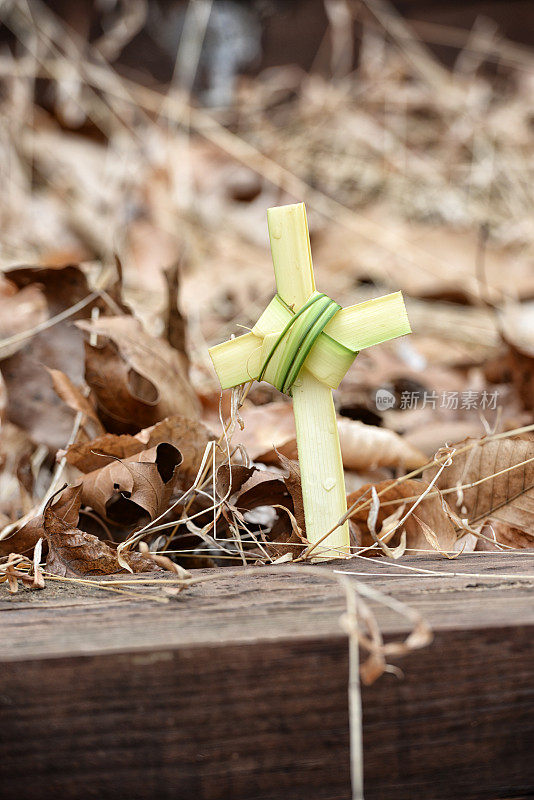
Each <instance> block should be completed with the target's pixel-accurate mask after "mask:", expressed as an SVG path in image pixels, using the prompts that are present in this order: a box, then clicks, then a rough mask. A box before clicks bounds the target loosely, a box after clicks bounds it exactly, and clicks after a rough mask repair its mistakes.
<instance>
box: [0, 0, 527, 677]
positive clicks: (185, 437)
mask: <svg viewBox="0 0 534 800" xmlns="http://www.w3.org/2000/svg"><path fill="white" fill-rule="evenodd" d="M1 13H2V15H3V21H4V22H6V24H8V26H9V27H11V28H12V29H13V30H15V31H16V35H17V36H18V37H19V38H20V39H21V41H22V42H27V41H28V37H31V36H36V37H37V39H38V40H39V43H40V45H39V46H40V52H41V55H40V56H39V57H34V56H31V55H28V56H25V57H21V58H19V60H18V62H17V63H15V61H14V60H11V61H10V60H9V59H8V58H7V57H6V56H5V55H2V57H1V62H2V67H3V73H2V74H3V75H4V76H7V79H6V80H5V83H6V87H5V88H6V91H5V94H4V95H3V96H2V99H1V101H0V102H1V103H2V104H4V105H5V108H6V109H10V110H12V109H13V108H16V109H17V113H16V114H11V115H10V119H12V120H13V122H12V124H11V127H10V128H9V129H6V135H5V137H3V139H2V142H1V143H0V148H1V149H2V155H3V156H5V157H6V159H7V160H8V161H7V160H6V163H10V164H12V165H14V170H16V171H18V173H19V174H20V175H27V173H28V169H27V167H28V165H30V164H31V166H32V169H33V170H34V172H35V174H36V175H37V176H38V181H37V182H34V184H32V182H31V181H30V182H27V181H26V183H25V182H24V181H21V182H19V183H16V182H13V185H12V186H10V187H9V191H6V192H5V196H4V197H3V198H2V201H0V218H1V219H2V225H3V231H4V232H5V241H3V242H2V245H1V250H0V263H1V264H2V267H3V269H4V275H3V278H2V283H1V284H0V337H1V341H0V371H1V376H2V382H1V385H0V388H1V392H0V399H1V401H2V402H1V409H0V410H1V418H2V428H1V431H0V487H1V488H2V492H1V494H0V520H1V522H2V526H3V527H2V531H1V533H0V554H1V559H2V561H1V563H0V571H1V573H2V576H4V577H5V579H6V581H7V582H8V585H9V586H10V588H11V590H13V589H14V588H15V587H16V586H17V585H18V583H17V582H18V581H21V582H22V584H23V585H25V586H31V587H33V588H40V589H42V584H43V580H44V583H45V585H46V580H47V578H49V579H54V578H58V577H63V578H64V579H66V578H74V577H76V576H77V577H78V578H79V577H80V576H84V577H83V580H89V579H90V576H92V575H101V574H106V575H112V574H114V573H115V572H116V573H120V572H121V571H122V572H123V571H125V570H126V571H134V572H135V571H137V570H139V571H145V570H146V571H150V570H154V568H155V567H160V568H162V569H165V570H166V571H167V572H168V571H169V570H172V569H173V567H172V566H171V565H174V567H175V568H176V570H175V571H176V574H177V575H178V576H179V580H181V581H182V584H180V585H186V584H187V585H189V584H188V581H189V582H190V581H191V580H192V579H191V578H187V577H184V575H183V573H182V572H180V570H184V569H185V570H190V573H188V574H191V573H194V570H195V568H196V567H197V566H201V567H211V568H212V569H213V573H214V574H216V573H217V571H218V569H220V568H222V567H232V566H236V565H238V564H249V563H252V564H258V565H263V564H269V563H271V562H273V561H276V560H277V559H280V558H282V559H286V561H287V559H288V558H291V559H292V560H305V559H307V558H312V557H313V554H314V552H315V555H317V554H318V552H319V551H320V545H319V546H318V548H319V549H318V548H317V547H315V548H310V546H309V545H308V543H307V542H306V530H305V523H304V519H303V513H302V499H301V493H300V479H299V473H298V464H297V458H298V454H297V452H296V447H295V439H294V426H293V417H292V412H291V406H290V404H288V403H285V402H281V401H280V399H279V397H277V396H276V395H275V393H274V392H273V390H272V389H271V387H265V385H263V384H261V385H257V386H254V387H251V388H250V387H249V390H247V395H248V396H246V398H245V397H244V396H243V393H241V395H239V393H234V394H233V400H232V403H231V404H230V403H229V401H228V398H222V399H221V398H220V397H219V392H218V390H217V385H216V381H215V379H214V376H213V373H212V372H211V370H210V366H209V364H208V362H207V356H206V349H207V345H208V344H211V343H213V342H215V341H220V340H222V339H223V338H226V337H227V336H228V335H230V334H231V333H234V332H235V328H236V324H242V325H244V326H245V327H246V326H247V325H250V324H252V323H253V322H254V320H255V317H256V316H257V313H256V312H257V311H258V309H259V308H261V307H263V306H264V305H265V301H266V300H267V299H268V298H269V297H270V294H271V293H272V280H271V272H270V268H269V255H268V251H267V248H266V243H265V241H264V238H263V237H262V235H261V232H262V231H263V214H264V209H265V208H266V207H267V206H270V205H274V204H276V203H280V202H289V201H290V200H292V199H293V198H297V199H306V201H307V203H308V205H309V207H310V210H311V213H310V230H311V235H312V237H313V240H314V253H315V254H316V258H317V263H318V268H317V272H318V280H319V279H320V282H321V285H322V286H324V288H325V291H327V292H330V293H331V294H332V295H334V296H336V297H337V298H339V299H340V301H342V300H344V299H347V300H349V299H350V301H351V302H357V301H363V300H366V299H369V297H373V296H376V295H377V294H381V293H383V292H384V290H385V289H388V288H395V289H398V288H401V289H402V290H403V291H404V293H405V295H406V296H407V304H408V313H409V315H410V317H411V319H412V320H413V321H414V325H413V327H414V330H415V333H414V335H413V336H412V337H411V338H410V340H409V341H406V342H400V343H397V344H392V345H385V346H382V347H380V348H374V349H373V350H372V351H371V352H369V353H365V354H362V355H361V356H359V357H358V359H357V360H356V363H355V365H354V367H353V368H351V370H350V371H349V373H348V375H347V377H346V380H345V381H344V382H343V384H342V386H341V388H340V390H339V391H338V392H337V394H336V403H337V407H338V409H339V411H340V412H341V413H340V416H339V431H340V439H341V446H342V452H343V460H344V465H345V470H346V479H347V485H348V486H350V487H351V491H350V493H349V496H348V503H349V508H350V509H351V510H350V516H349V519H350V521H351V526H352V527H351V533H352V551H353V555H354V556H355V557H356V556H365V557H374V558H376V559H377V561H381V562H382V561H384V560H385V559H388V560H391V561H394V562H395V564H397V565H399V566H400V564H401V563H402V559H403V555H404V554H405V553H410V552H420V551H426V552H428V551H431V552H436V553H437V554H445V555H447V556H449V557H456V556H457V555H458V553H461V552H466V550H470V549H471V550H473V549H475V550H477V551H478V550H480V551H485V550H487V549H490V548H494V549H501V550H508V549H530V548H532V546H533V541H534V538H533V530H534V526H533V522H532V514H533V507H532V506H533V503H534V500H533V497H534V485H533V467H532V463H531V460H533V459H534V453H533V452H532V447H533V444H532V442H533V441H534V439H533V433H532V431H533V425H532V423H533V413H534V392H533V385H532V374H533V370H532V358H533V357H534V356H533V354H534V333H533V331H532V327H531V325H529V324H524V325H518V320H519V319H526V320H528V319H529V318H530V317H529V313H530V315H531V307H530V305H529V301H530V300H531V299H532V297H533V296H534V283H533V281H532V271H531V257H532V247H533V244H534V232H533V231H532V226H531V224H530V222H529V215H530V210H531V207H532V186H533V185H534V182H533V181H532V180H530V179H529V176H530V173H531V168H530V166H529V165H531V164H532V163H533V162H532V155H533V153H532V140H531V136H529V130H530V127H531V118H532V113H533V112H534V109H533V108H532V96H531V92H529V91H528V87H529V86H530V83H531V81H532V71H533V66H532V63H531V62H530V61H528V60H525V57H524V55H522V54H520V53H519V54H517V53H516V54H515V56H514V59H510V57H509V53H510V49H509V50H506V48H505V49H504V51H503V53H504V55H502V54H501V55H500V56H499V58H502V62H501V66H502V70H503V74H502V75H501V80H500V81H492V78H491V76H490V75H488V74H487V72H485V71H484V70H483V69H482V65H483V64H484V62H485V61H486V60H488V61H491V59H492V58H493V56H494V53H493V50H492V48H490V47H489V46H488V47H487V48H486V50H484V49H483V51H482V52H481V53H480V54H479V66H480V69H474V70H471V71H470V70H466V69H464V67H462V61H461V56H462V55H465V52H467V50H466V51H465V52H464V51H461V52H460V54H459V61H458V63H457V68H456V69H455V70H454V72H448V71H447V70H445V68H444V67H443V66H441V65H439V64H437V62H436V60H435V59H434V57H433V56H432V55H431V54H430V52H429V51H427V50H426V49H424V50H423V51H422V53H423V55H422V56H421V55H420V57H421V58H423V66H424V67H425V69H421V63H419V64H418V65H417V64H414V63H412V62H411V61H410V59H409V58H407V57H406V52H405V50H404V49H403V47H397V46H395V42H394V41H393V42H390V41H388V40H387V39H385V38H384V37H383V35H382V34H381V33H380V32H379V30H377V24H376V20H375V22H374V23H372V24H371V23H370V22H369V20H364V21H363V22H362V41H361V53H360V62H359V66H358V69H357V70H356V72H355V73H354V74H352V75H351V76H349V75H347V76H345V78H344V80H342V81H337V80H336V81H333V80H331V81H327V80H325V79H324V78H322V77H320V76H319V75H306V74H304V73H302V72H301V71H299V70H294V69H291V68H287V69H285V68H277V69H275V70H271V71H270V72H268V73H266V74H264V75H262V76H260V78H257V79H256V78H252V77H249V78H246V79H243V80H241V81H240V82H239V85H238V86H237V88H236V90H235V94H234V98H233V103H232V104H231V106H230V107H229V108H228V109H227V110H226V111H225V116H224V120H225V122H224V124H223V123H222V122H221V120H220V118H219V116H218V115H217V113H216V112H211V111H210V110H206V109H202V108H198V107H195V106H188V105H187V101H186V100H185V99H184V98H182V97H181V96H176V97H174V98H173V97H171V95H167V96H165V95H164V94H163V93H162V92H161V91H157V90H156V89H151V88H148V87H147V86H144V85H142V84H141V83H139V84H138V83H135V82H134V81H132V80H131V79H127V78H124V77H121V76H120V75H119V72H117V71H116V70H115V67H114V65H112V64H110V63H109V62H107V61H106V60H105V59H103V57H102V56H101V54H98V57H94V58H92V59H91V58H89V57H88V54H89V56H95V53H94V52H93V51H92V47H93V46H92V45H90V44H89V43H87V49H85V48H80V47H78V46H77V43H76V42H75V41H74V40H73V39H72V36H71V34H70V33H69V31H68V30H66V29H65V27H64V26H62V24H61V22H60V21H59V20H58V19H57V18H55V17H54V16H53V15H52V13H51V12H49V11H48V10H47V9H46V8H44V7H43V8H41V7H38V8H37V7H36V9H35V17H34V20H33V27H32V25H31V24H30V21H29V19H28V17H26V16H25V12H24V10H23V9H16V8H15V9H12V10H9V9H7V10H5V11H4V10H3V11H2V12H1ZM386 20H387V14H386ZM410 35H412V36H413V34H410ZM393 39H395V37H393ZM66 41H68V42H69V50H68V52H69V54H70V55H69V56H68V57H67V56H65V55H63V53H64V50H63V43H64V42H66ZM397 44H398V43H397ZM502 44H503V42H502V40H499V46H500V45H502ZM504 44H508V46H509V48H511V49H512V50H513V45H511V44H510V43H506V42H505V43H504ZM495 46H497V45H495ZM33 52H34V51H33V50H31V49H30V50H29V53H33ZM73 53H77V55H76V57H74V56H73ZM506 53H508V56H506ZM45 55H46V57H45ZM516 56H517V57H516ZM507 59H508V60H507ZM65 63H68V64H69V66H70V67H71V68H72V69H73V70H74V73H75V74H76V76H77V80H78V81H79V87H80V93H79V98H78V100H79V102H78V106H77V113H78V114H81V116H82V117H83V119H84V120H85V121H86V123H87V126H88V127H89V129H90V130H92V132H93V133H95V134H98V135H97V136H92V137H90V136H87V135H86V134H85V133H84V132H83V131H81V130H80V131H78V132H77V131H76V130H75V129H74V128H71V129H69V125H68V124H67V123H66V122H65V119H64V118H63V117H62V116H61V114H60V112H59V103H57V104H56V105H55V106H54V105H53V104H52V107H50V106H48V107H47V108H46V109H45V108H42V107H40V106H39V105H38V104H37V103H36V102H34V97H33V95H32V93H31V92H27V91H19V92H18V91H17V86H18V87H23V88H24V89H26V88H28V87H29V86H31V85H32V81H35V79H36V78H39V79H41V78H45V79H46V80H47V81H48V83H49V85H50V87H52V89H53V91H55V92H57V90H58V86H59V82H60V81H59V76H60V75H61V70H62V68H63V67H64V65H65ZM15 67H16V70H15ZM10 70H11V72H10ZM436 87H439V89H440V91H436ZM251 107H253V108H254V109H255V111H256V113H255V114H253V115H251V114H250V108H251ZM247 109H248V111H247V113H244V110H247ZM384 109H387V113H386V112H385V111H384ZM185 110H186V111H187V117H188V120H189V122H188V126H189V135H188V136H187V137H185V139H184V138H181V137H172V135H171V133H172V130H173V126H176V125H180V124H181V121H182V120H183V114H184V111H185ZM34 111H36V112H37V113H35V114H34V113H33V112H34ZM154 114H157V116H154ZM28 119H31V120H32V122H31V123H30V124H27V123H26V121H27V120H28ZM22 120H24V126H23V125H22ZM510 120H513V124H510ZM481 121H483V124H482V122H481ZM289 122H290V123H291V124H288V123H289ZM225 125H227V127H225ZM184 147H186V148H187V151H186V152H185V151H184ZM118 154H120V156H121V157H120V158H117V157H116V156H117V155H118ZM273 154H274V155H273ZM185 159H187V162H188V165H189V167H188V168H189V170H190V177H191V181H190V184H191V186H190V188H191V191H192V193H193V195H194V203H195V206H194V208H195V213H192V208H193V205H192V203H188V202H187V201H184V200H183V198H182V199H180V192H178V191H177V187H178V186H182V185H183V177H184V176H183V175H180V174H179V170H178V171H177V168H176V164H181V163H183V162H184V160H185ZM243 186H245V187H249V188H248V189H246V190H244V189H243ZM249 189H250V191H249ZM184 194H185V195H186V194H187V192H184ZM132 208H135V213H132ZM36 209H39V211H40V214H36V213H35V211H36ZM483 231H487V232H488V233H487V235H486V234H484V235H481V232H483ZM481 242H482V246H481ZM13 264H24V266H16V267H13ZM28 264H29V265H30V266H28ZM504 265H505V266H506V268H503V267H504ZM384 392H386V393H387V397H389V400H388V402H389V403H391V400H393V406H392V405H391V404H390V405H389V406H388V407H387V408H382V407H380V406H379V404H378V400H377V398H378V397H379V394H380V393H382V396H384V395H383V393H384ZM455 393H456V395H457V396H458V401H457V402H456V404H455V403H454V401H453V402H449V399H450V395H454V394H455ZM473 393H478V396H479V397H480V396H482V394H483V393H485V394H486V396H490V395H491V394H492V393H496V396H498V404H496V405H495V406H492V405H491V403H489V404H488V403H486V404H485V405H484V406H483V407H482V408H481V407H480V406H479V407H478V408H476V409H475V408H474V407H473V406H471V407H470V406H469V404H468V403H467V402H465V403H463V400H467V399H468V397H469V396H471V395H472V394H473ZM445 395H447V397H448V400H447V402H440V401H441V400H442V399H443V397H444V396H445ZM407 396H409V397H411V398H413V397H415V398H416V399H417V401H418V403H419V408H417V403H416V406H415V407H408V406H407V405H403V399H405V398H406V397H407ZM427 401H428V403H429V404H430V405H428V403H427ZM425 404H426V407H425ZM243 426H244V427H243ZM221 431H222V433H221ZM466 437H468V438H467V439H466ZM441 448H445V450H442V449H441ZM444 465H445V466H444ZM440 470H441V472H440V474H439V476H437V474H438V472H439V471H440ZM436 476H437V477H436ZM64 483H67V484H68V486H67V488H65V489H63V490H61V491H60V492H59V493H58V492H57V490H58V489H59V488H60V487H61V486H62V484H64ZM327 533H328V532H327V531H325V535H326V534H327ZM135 548H137V549H135ZM43 559H45V560H44V561H43ZM121 580H122V579H121ZM108 589H111V586H109V587H108ZM367 644H368V645H369V647H370V649H371V650H373V648H374V650H373V652H380V648H379V647H378V645H377V644H376V643H375V644H373V645H372V646H371V645H370V640H369V641H367ZM371 671H372V670H371Z"/></svg>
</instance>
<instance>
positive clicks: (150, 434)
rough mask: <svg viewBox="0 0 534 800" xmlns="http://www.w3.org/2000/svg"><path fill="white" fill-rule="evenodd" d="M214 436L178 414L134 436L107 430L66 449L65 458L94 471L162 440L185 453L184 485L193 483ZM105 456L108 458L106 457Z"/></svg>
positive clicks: (181, 477) (83, 469) (181, 475)
mask: <svg viewBox="0 0 534 800" xmlns="http://www.w3.org/2000/svg"><path fill="white" fill-rule="evenodd" d="M212 438H213V436H212V435H211V434H210V433H209V431H208V429H207V428H206V427H205V425H203V424H202V423H201V422H198V421H197V420H192V419H186V418H185V417H182V416H181V415H180V414H175V415H174V416H172V417H168V418H167V419H164V420H162V421H161V422H158V423H156V425H152V426H151V427H150V428H145V429H144V430H142V431H139V433H136V434H135V436H132V435H131V434H127V433H125V434H122V435H119V434H115V433H106V434H104V435H103V436H99V437H98V438H96V439H93V440H92V441H91V442H81V443H75V444H73V445H71V447H69V449H68V450H67V452H66V458H67V462H68V463H69V464H72V466H74V467H76V468H77V469H79V470H80V471H81V472H92V471H93V470H95V469H100V468H101V467H102V466H105V465H106V464H107V463H111V461H112V460H113V457H114V458H121V459H123V458H128V457H129V456H133V455H135V454H136V453H139V452H141V451H142V450H146V449H150V448H151V447H154V446H155V445H157V444H160V443H161V442H168V443H169V444H172V445H174V446H175V447H177V448H178V450H179V451H180V453H181V454H182V457H183V460H182V462H181V464H180V470H179V476H178V484H179V485H180V486H182V487H184V488H185V487H186V486H189V485H190V484H192V483H193V481H194V479H195V477H196V474H197V472H198V469H199V467H200V462H201V461H202V456H203V455H204V451H205V449H206V445H207V444H208V442H209V441H210V440H211V439H212ZM97 454H98V455H97ZM103 455H107V456H108V458H107V459H106V458H103V457H102V456H103Z"/></svg>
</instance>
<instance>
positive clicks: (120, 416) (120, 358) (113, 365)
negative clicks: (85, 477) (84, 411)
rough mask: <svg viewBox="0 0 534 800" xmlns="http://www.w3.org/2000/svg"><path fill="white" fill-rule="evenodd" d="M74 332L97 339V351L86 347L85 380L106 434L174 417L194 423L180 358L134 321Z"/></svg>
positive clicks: (104, 322) (194, 402)
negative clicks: (187, 419) (183, 418)
mask: <svg viewBox="0 0 534 800" xmlns="http://www.w3.org/2000/svg"><path fill="white" fill-rule="evenodd" d="M78 327H80V328H81V329H82V330H84V331H86V332H88V333H92V334H98V342H97V344H96V345H94V346H93V345H92V344H90V343H88V342H87V343H86V366H85V379H86V381H87V383H88V384H89V386H90V387H91V389H92V390H93V392H94V394H95V397H96V401H97V407H98V412H99V416H100V418H101V420H102V422H103V423H104V425H105V427H106V428H107V430H109V431H110V432H111V433H136V432H137V431H138V430H139V429H140V428H145V427H148V426H149V425H153V424H155V423H156V422H160V421H161V420H163V419H165V417H169V416H172V415H174V414H181V415H182V416H183V417H187V418H190V419H197V418H198V415H199V403H198V399H197V397H196V394H195V392H194V390H193V388H192V386H191V384H190V382H189V378H188V375H187V366H186V365H185V364H184V359H183V357H182V356H181V355H180V354H179V353H178V352H177V351H176V350H174V349H173V348H172V347H171V346H170V345H169V344H168V343H167V342H165V341H163V340H162V339H156V338H155V337H153V336H150V335H149V334H147V333H145V332H144V330H143V328H142V326H141V323H140V322H139V321H138V320H136V319H134V318H133V317H108V318H101V319H99V320H98V321H95V322H86V321H84V322H79V323H78Z"/></svg>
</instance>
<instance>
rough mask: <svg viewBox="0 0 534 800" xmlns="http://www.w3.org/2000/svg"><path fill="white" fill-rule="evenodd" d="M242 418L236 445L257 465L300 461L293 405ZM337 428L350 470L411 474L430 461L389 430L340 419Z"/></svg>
mask: <svg viewBox="0 0 534 800" xmlns="http://www.w3.org/2000/svg"><path fill="white" fill-rule="evenodd" d="M241 416H242V418H243V421H244V422H245V429H244V430H243V431H236V433H235V436H234V441H235V442H236V443H238V442H239V443H241V444H243V445H244V446H245V448H246V450H247V452H248V454H249V456H250V458H251V459H252V460H253V461H262V462H264V463H266V464H275V463H277V461H278V455H277V452H278V453H281V454H282V455H285V456H286V457H287V458H290V459H296V458H297V443H296V439H295V423H294V417H293V410H292V408H291V405H290V404H289V403H284V402H275V403H268V404H266V405H263V406H249V407H247V408H246V409H244V410H243V411H242V412H241ZM337 426H338V431H339V441H340V444H341V455H342V457H343V465H344V467H345V468H346V469H352V470H367V469H375V468H376V467H404V468H405V469H408V470H411V469H417V468H418V467H422V466H423V465H424V464H426V462H427V460H428V459H427V458H426V456H425V455H424V454H423V453H422V452H421V451H420V450H418V449H417V448H416V447H414V446H413V445H411V444H410V443H409V442H407V441H406V440H405V439H403V438H402V436H399V435H398V434H397V433H395V432H394V431H390V430H387V429H386V428H379V427H377V426H375V425H365V424H364V423H363V422H360V421H358V420H352V419H347V418H344V417H338V420H337Z"/></svg>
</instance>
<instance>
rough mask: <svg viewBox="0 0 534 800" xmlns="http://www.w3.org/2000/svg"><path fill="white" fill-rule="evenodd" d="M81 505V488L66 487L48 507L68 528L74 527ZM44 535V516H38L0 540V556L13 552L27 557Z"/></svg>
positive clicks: (76, 485)
mask: <svg viewBox="0 0 534 800" xmlns="http://www.w3.org/2000/svg"><path fill="white" fill-rule="evenodd" d="M81 503H82V486H81V484H79V483H78V484H75V485H74V486H67V488H66V489H64V490H63V491H62V492H61V494H60V495H59V497H58V498H57V499H56V500H54V502H53V504H52V505H51V506H50V507H51V509H52V510H53V512H54V514H55V515H56V516H57V518H58V519H59V520H61V521H62V522H63V523H64V524H65V525H67V526H69V527H76V525H77V523H78V516H79V513H80V506H81ZM44 535H45V532H44V516H43V514H38V515H37V516H35V517H33V518H32V519H30V520H29V521H28V522H27V523H26V524H25V525H23V526H22V527H21V528H19V529H18V530H16V531H14V532H13V533H11V534H10V535H9V536H7V538H5V539H0V555H8V553H11V552H13V551H16V552H17V553H21V554H22V555H26V556H29V555H30V553H31V551H32V550H33V548H34V547H35V545H36V544H37V542H38V541H39V539H40V538H42V537H43V536H44Z"/></svg>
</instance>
